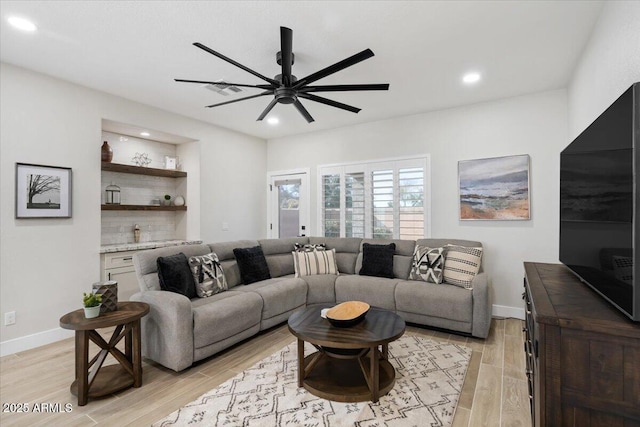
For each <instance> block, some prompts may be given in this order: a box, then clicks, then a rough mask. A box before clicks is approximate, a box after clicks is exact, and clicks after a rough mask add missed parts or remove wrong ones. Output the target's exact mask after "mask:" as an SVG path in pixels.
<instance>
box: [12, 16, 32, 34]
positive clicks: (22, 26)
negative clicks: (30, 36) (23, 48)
mask: <svg viewBox="0 0 640 427" xmlns="http://www.w3.org/2000/svg"><path fill="white" fill-rule="evenodd" d="M7 21H9V24H11V25H12V26H14V27H15V28H17V29H19V30H22V31H29V32H33V31H35V30H37V29H38V27H36V24H34V23H33V22H31V21H29V20H28V19H24V18H18V17H17V16H11V17H9V19H7Z"/></svg>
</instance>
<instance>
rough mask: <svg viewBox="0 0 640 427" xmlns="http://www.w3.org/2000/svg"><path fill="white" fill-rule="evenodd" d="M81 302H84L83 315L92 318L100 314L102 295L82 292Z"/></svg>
mask: <svg viewBox="0 0 640 427" xmlns="http://www.w3.org/2000/svg"><path fill="white" fill-rule="evenodd" d="M82 303H83V304H84V317H86V318H87V319H93V318H94V317H98V316H99V315H100V305H101V303H102V295H100V294H94V293H89V294H87V293H85V292H83V293H82Z"/></svg>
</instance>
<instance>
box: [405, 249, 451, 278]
mask: <svg viewBox="0 0 640 427" xmlns="http://www.w3.org/2000/svg"><path fill="white" fill-rule="evenodd" d="M444 252H445V250H444V248H430V247H428V246H422V245H416V250H415V251H414V252H413V265H412V266H411V273H410V274H409V279H411V280H422V281H424V282H432V283H442V269H443V267H444Z"/></svg>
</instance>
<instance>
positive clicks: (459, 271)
mask: <svg viewBox="0 0 640 427" xmlns="http://www.w3.org/2000/svg"><path fill="white" fill-rule="evenodd" d="M445 248H446V250H447V253H446V255H445V258H444V272H443V276H444V281H445V282H446V283H450V284H452V285H456V286H460V287H463V288H465V289H471V288H472V282H473V278H474V277H476V274H478V270H479V269H480V262H481V260H482V248H469V247H463V246H452V245H448V246H446V247H445Z"/></svg>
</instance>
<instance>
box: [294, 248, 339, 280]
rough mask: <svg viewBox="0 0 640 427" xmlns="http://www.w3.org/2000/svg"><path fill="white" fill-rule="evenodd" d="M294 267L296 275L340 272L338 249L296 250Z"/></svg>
mask: <svg viewBox="0 0 640 427" xmlns="http://www.w3.org/2000/svg"><path fill="white" fill-rule="evenodd" d="M291 253H292V254H293V267H294V269H295V272H296V277H300V276H311V275H314V274H339V273H338V264H337V263H336V250H335V249H331V250H315V249H314V250H312V251H302V252H298V251H294V252H291Z"/></svg>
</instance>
